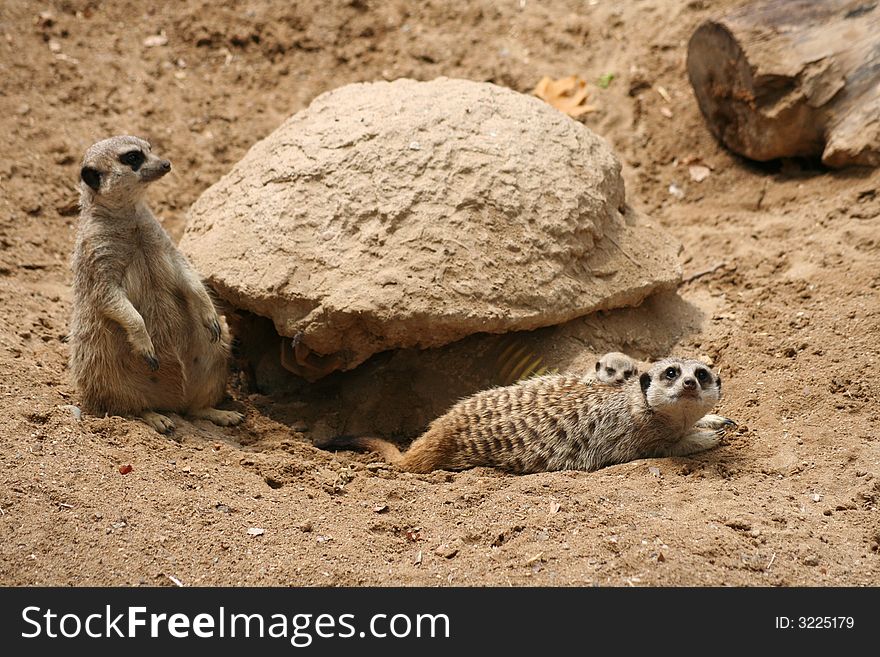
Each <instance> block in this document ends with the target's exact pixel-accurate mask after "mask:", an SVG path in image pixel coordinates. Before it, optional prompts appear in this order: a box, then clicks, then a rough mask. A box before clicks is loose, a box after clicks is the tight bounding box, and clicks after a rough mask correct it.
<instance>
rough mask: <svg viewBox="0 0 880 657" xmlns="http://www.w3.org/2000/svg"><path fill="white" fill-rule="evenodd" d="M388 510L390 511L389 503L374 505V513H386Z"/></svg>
mask: <svg viewBox="0 0 880 657" xmlns="http://www.w3.org/2000/svg"><path fill="white" fill-rule="evenodd" d="M386 511H388V505H387V504H377V505H376V506H374V507H373V513H385V512H386Z"/></svg>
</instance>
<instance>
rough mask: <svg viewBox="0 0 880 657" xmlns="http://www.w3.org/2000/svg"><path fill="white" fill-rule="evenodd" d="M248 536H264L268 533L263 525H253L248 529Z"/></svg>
mask: <svg viewBox="0 0 880 657" xmlns="http://www.w3.org/2000/svg"><path fill="white" fill-rule="evenodd" d="M247 533H248V536H262V535H263V534H265V533H266V530H265V529H263V528H262V527H251V528H250V529H248V530H247Z"/></svg>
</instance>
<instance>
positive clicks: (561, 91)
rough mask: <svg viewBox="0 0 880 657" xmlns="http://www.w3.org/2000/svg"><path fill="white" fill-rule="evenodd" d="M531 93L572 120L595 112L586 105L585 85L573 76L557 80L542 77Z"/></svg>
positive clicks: (593, 107)
mask: <svg viewBox="0 0 880 657" xmlns="http://www.w3.org/2000/svg"><path fill="white" fill-rule="evenodd" d="M532 93H533V94H534V95H536V96H537V97H538V98H540V99H541V100H543V101H545V102H547V103H549V104H550V105H553V107H555V108H556V109H558V110H559V111H560V112H565V113H566V114H568V115H569V116H571V117H573V118H574V117H578V116H581V115H582V114H587V113H589V112H595V111H596V107H595V106H594V105H587V103H586V101H587V95H588V94H587V83H586V82H585V81H584V80H582V79H581V78H579V77H577V76H575V75H570V76H569V77H567V78H560V79H559V80H554V79H553V78H548V77H543V78H541V81H540V82H538V84H537V86H536V87H535V90H534V91H533V92H532Z"/></svg>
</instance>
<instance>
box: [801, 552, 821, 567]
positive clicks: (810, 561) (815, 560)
mask: <svg viewBox="0 0 880 657" xmlns="http://www.w3.org/2000/svg"><path fill="white" fill-rule="evenodd" d="M804 565H805V566H818V565H819V557H817V556H816V555H815V554H808V555H807V556H805V557H804Z"/></svg>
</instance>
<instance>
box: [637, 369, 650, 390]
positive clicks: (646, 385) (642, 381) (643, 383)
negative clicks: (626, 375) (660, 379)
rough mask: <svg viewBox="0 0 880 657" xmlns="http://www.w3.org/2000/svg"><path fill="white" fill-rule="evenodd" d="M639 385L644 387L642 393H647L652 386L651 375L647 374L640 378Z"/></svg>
mask: <svg viewBox="0 0 880 657" xmlns="http://www.w3.org/2000/svg"><path fill="white" fill-rule="evenodd" d="M639 385H641V386H642V392H647V391H648V388H649V387H650V386H651V375H650V374H648V373H647V372H645V373H644V374H642V375H641V376H640V377H639Z"/></svg>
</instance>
